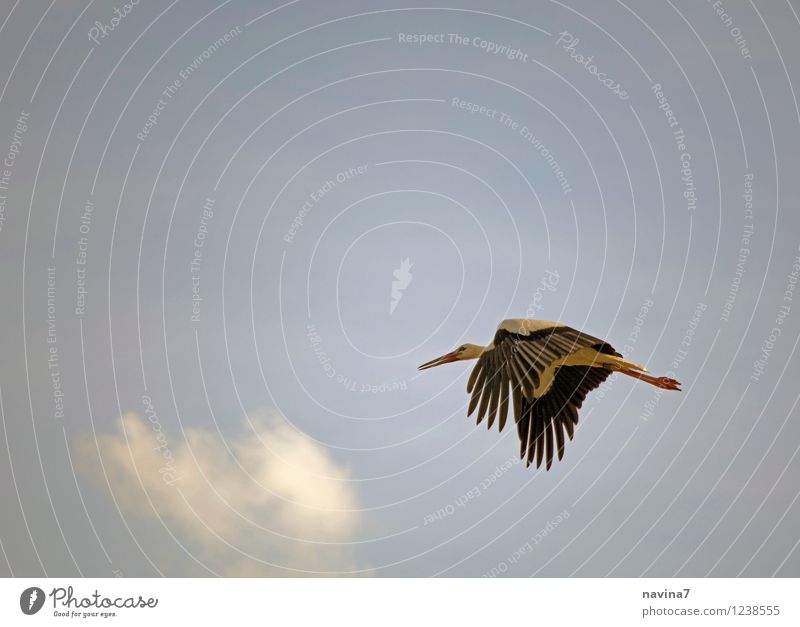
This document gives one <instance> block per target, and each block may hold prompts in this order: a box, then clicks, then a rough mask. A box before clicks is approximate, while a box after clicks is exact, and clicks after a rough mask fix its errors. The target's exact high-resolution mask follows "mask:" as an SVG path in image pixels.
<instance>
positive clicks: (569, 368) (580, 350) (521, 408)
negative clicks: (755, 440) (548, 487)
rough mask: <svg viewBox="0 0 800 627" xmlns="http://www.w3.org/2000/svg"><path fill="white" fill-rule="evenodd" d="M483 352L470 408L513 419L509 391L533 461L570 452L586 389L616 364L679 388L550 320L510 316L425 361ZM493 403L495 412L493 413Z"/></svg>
mask: <svg viewBox="0 0 800 627" xmlns="http://www.w3.org/2000/svg"><path fill="white" fill-rule="evenodd" d="M466 359H477V360H478V363H477V364H476V365H475V368H473V370H472V374H470V377H469V381H468V382H467V393H468V394H472V398H471V399H470V402H469V410H468V411H467V415H468V416H469V415H471V414H472V412H474V411H475V408H476V407H477V408H478V424H480V422H481V420H483V418H484V417H485V416H488V427H489V429H491V428H492V425H493V424H494V421H495V417H497V415H498V412H499V421H498V422H499V427H500V431H502V430H503V427H504V426H505V424H506V417H507V415H508V405H509V396H510V397H511V398H513V402H514V420H515V422H516V423H517V433H518V434H519V439H520V457H521V458H525V457H526V456H527V465H528V466H530V465H531V463H532V462H533V459H534V457H536V467H537V468H538V467H539V466H540V465H541V463H542V459H545V460H546V468H547V470H549V469H550V466H551V465H552V463H553V454H554V453H555V451H556V449H558V459H561V458H562V457H563V456H564V432H565V431H566V433H567V435H568V436H569V439H570V440H571V439H572V434H573V433H574V429H575V425H576V424H577V423H578V409H579V408H580V406H581V405H582V404H583V400H584V399H585V398H586V395H587V394H588V393H589V392H591V391H592V390H593V389H595V388H596V387H597V386H599V385H600V384H601V383H602V382H603V381H605V380H606V379H607V378H608V376H609V375H610V374H611V373H612V372H621V373H622V374H626V375H628V376H631V377H635V378H637V379H641V380H642V381H646V382H647V383H650V384H652V385H655V386H656V387H659V388H662V389H664V390H680V387H679V386H680V383H678V382H677V381H676V380H675V379H670V378H669V377H652V376H650V375H648V374H645V373H646V372H647V368H645V367H644V366H640V365H638V364H635V363H633V362H632V361H628V360H627V359H625V358H623V357H622V355H620V354H619V353H618V352H617V351H615V350H614V349H613V348H612V347H611V346H610V345H609V344H607V343H606V342H604V341H603V340H601V339H598V338H596V337H592V336H591V335H587V334H586V333H582V332H580V331H576V330H575V329H572V328H570V327H568V326H566V325H564V324H561V323H560V322H550V321H548V320H523V319H512V320H503V322H501V323H500V325H499V326H498V327H497V333H495V336H494V339H493V340H492V343H491V344H489V346H479V345H477V344H464V345H462V346H459V347H458V348H457V349H455V350H454V351H452V352H450V353H447V354H446V355H442V356H441V357H438V358H437V359H433V360H431V361H429V362H427V363H424V364H422V365H421V366H420V367H419V369H420V370H426V369H428V368H433V367H434V366H440V365H442V364H447V363H450V362H453V361H463V360H466ZM487 410H488V413H487Z"/></svg>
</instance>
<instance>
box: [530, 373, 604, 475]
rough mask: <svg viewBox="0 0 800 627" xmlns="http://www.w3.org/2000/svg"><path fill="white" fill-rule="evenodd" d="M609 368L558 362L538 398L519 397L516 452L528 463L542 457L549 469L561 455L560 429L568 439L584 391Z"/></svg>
mask: <svg viewBox="0 0 800 627" xmlns="http://www.w3.org/2000/svg"><path fill="white" fill-rule="evenodd" d="M610 374H611V370H609V369H608V368H604V367H595V366H561V367H560V368H558V369H557V370H556V373H555V376H554V377H553V384H552V385H551V386H550V389H549V390H548V391H547V393H545V394H544V395H542V396H541V397H539V398H536V399H534V400H533V401H529V400H527V399H522V412H521V416H520V418H519V419H518V420H517V433H518V434H519V439H520V449H519V454H520V457H521V458H522V459H525V460H526V465H528V466H530V465H531V464H532V463H533V460H534V458H535V459H536V467H537V468H538V467H539V466H541V464H542V460H544V461H545V467H546V469H547V470H550V466H551V465H552V464H553V457H554V455H555V454H556V452H557V454H558V459H561V458H562V457H563V456H564V448H565V439H564V433H565V432H566V434H567V437H568V438H569V439H570V440H571V439H572V435H573V433H574V431H575V425H577V424H578V409H580V407H581V405H583V401H584V400H585V399H586V395H587V394H588V393H589V392H591V391H592V390H594V389H595V388H596V387H597V386H599V385H600V384H601V383H603V381H605V380H606V379H607V378H608V376H609V375H610Z"/></svg>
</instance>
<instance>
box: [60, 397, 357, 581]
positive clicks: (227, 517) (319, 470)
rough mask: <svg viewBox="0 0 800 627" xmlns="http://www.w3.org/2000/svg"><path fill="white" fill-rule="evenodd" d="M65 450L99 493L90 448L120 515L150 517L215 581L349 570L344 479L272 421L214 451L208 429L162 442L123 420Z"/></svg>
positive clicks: (148, 423)
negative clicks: (211, 573) (73, 454)
mask: <svg viewBox="0 0 800 627" xmlns="http://www.w3.org/2000/svg"><path fill="white" fill-rule="evenodd" d="M75 444H76V448H77V453H78V454H77V459H78V460H80V462H79V470H80V471H81V473H82V474H83V475H84V476H85V477H87V478H89V479H91V480H92V481H93V482H94V483H95V484H96V485H98V486H105V485H106V480H105V478H104V476H103V470H102V469H101V468H100V466H99V460H98V456H97V450H98V448H99V450H100V455H101V457H102V461H103V466H104V467H105V472H106V474H107V476H108V479H109V483H110V486H111V489H112V490H113V492H114V496H115V498H116V499H117V502H118V503H119V504H120V507H121V508H122V509H123V511H124V512H125V513H130V514H135V515H137V516H142V517H146V518H152V519H156V518H157V514H158V516H160V517H161V518H162V519H163V520H164V522H165V523H166V524H167V525H168V527H169V528H170V530H171V531H172V533H173V534H175V536H176V537H178V539H179V540H181V542H183V543H185V544H186V545H187V547H188V548H189V549H190V550H191V551H192V553H193V554H194V556H195V557H196V558H197V559H198V560H199V561H201V562H202V563H203V564H205V565H206V566H207V567H208V568H209V569H211V570H212V571H214V572H216V573H218V574H220V575H226V576H259V575H280V576H290V575H292V574H303V573H302V572H300V573H297V572H293V571H292V570H288V569H297V570H299V571H309V572H317V573H319V572H330V573H338V572H346V571H352V570H356V569H358V568H359V566H358V564H357V561H356V559H355V555H354V550H353V545H348V544H346V543H347V542H348V541H350V540H352V539H353V538H354V536H355V531H356V529H357V527H358V522H359V515H358V498H357V494H356V492H355V490H354V488H353V485H352V483H350V482H348V481H347V478H348V472H347V470H346V469H345V468H343V467H342V466H340V465H338V464H337V463H336V461H335V460H334V459H333V458H332V457H331V456H330V455H329V454H328V452H327V451H326V450H325V448H323V447H322V446H320V445H319V444H317V443H315V442H314V441H312V440H311V439H310V438H309V437H308V436H306V435H304V434H302V433H300V432H298V431H297V430H296V429H294V428H292V427H291V426H290V425H289V424H287V422H286V420H285V419H283V418H282V417H281V416H280V415H277V414H275V413H274V412H273V413H267V414H263V415H259V416H256V417H250V419H249V420H245V421H244V423H243V424H242V425H241V429H240V431H239V433H238V434H236V435H235V436H233V437H226V438H225V440H224V441H223V439H222V437H221V436H220V434H219V433H218V432H217V431H216V429H205V428H198V427H190V428H186V429H185V430H184V435H183V436H181V435H180V434H179V433H169V434H168V433H166V432H165V431H163V430H162V427H161V425H160V423H158V422H157V419H156V421H152V420H148V418H144V417H142V416H140V415H138V414H136V413H128V414H126V415H124V416H123V417H122V419H121V422H120V425H119V429H118V431H117V432H116V433H107V434H102V435H98V436H97V441H96V442H95V439H94V438H93V437H92V436H91V435H84V436H81V437H79V438H77V440H76V442H75ZM228 449H230V450H228ZM248 474H249V476H248ZM156 513H157V514H156ZM260 527H261V528H260ZM217 536H218V537H217ZM226 543H228V544H229V545H230V546H228V544H226ZM232 547H235V548H232ZM237 549H238V551H237ZM187 559H190V558H187ZM259 560H263V561H266V562H270V563H272V564H275V565H276V566H270V565H269V564H264V563H262V562H261V561H259ZM178 574H180V573H178Z"/></svg>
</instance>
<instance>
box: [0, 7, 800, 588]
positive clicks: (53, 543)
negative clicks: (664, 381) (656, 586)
mask: <svg viewBox="0 0 800 627" xmlns="http://www.w3.org/2000/svg"><path fill="white" fill-rule="evenodd" d="M798 31H800V6H798V3H797V2H795V1H794V0H788V1H783V2H764V1H763V0H758V1H756V2H740V1H733V0H723V1H720V2H705V1H703V2H694V1H690V0H670V1H668V2H664V3H646V4H645V5H644V6H642V5H640V4H637V3H625V2H619V1H617V2H612V1H610V0H603V1H601V2H592V1H589V0H580V1H579V0H572V1H570V2H563V3H562V2H556V1H545V0H542V1H541V2H535V3H528V2H515V1H512V0H505V1H500V2H492V3H488V2H483V1H480V0H467V1H458V2H451V3H449V4H446V5H441V4H440V3H436V4H430V3H426V2H413V3H407V2H389V1H388V0H375V1H372V2H363V1H362V2H357V1H351V0H347V1H336V2H325V1H322V0H294V1H290V2H282V3H274V2H254V1H249V0H228V1H227V2H212V1H207V0H197V1H193V2H188V1H187V0H183V1H181V0H176V1H175V2H172V3H171V4H170V3H156V2H149V1H148V0H140V1H139V2H136V3H134V2H129V3H128V4H121V3H114V2H111V1H108V2H106V1H104V0H91V1H89V2H85V1H84V2H80V3H72V2H69V3H67V2H54V1H53V2H51V3H48V2H12V1H11V0H4V1H0V32H1V33H2V35H1V36H0V90H1V91H0V157H2V159H3V164H2V167H0V250H2V259H3V262H2V264H0V286H1V287H2V294H3V307H2V308H0V333H2V348H3V354H4V356H3V359H2V361H1V362H0V421H2V426H3V428H2V431H1V432H0V440H2V444H0V498H2V502H3V507H2V508H0V512H1V513H0V517H1V519H2V524H1V525H0V549H2V550H1V551H0V552H2V558H1V559H0V574H2V575H3V576H24V577H38V576H51V577H66V576H78V575H84V576H94V577H115V576H116V577H151V576H170V577H178V576H256V577H258V576H364V577H369V576H372V577H429V576H440V577H528V576H538V577H569V576H579V577H589V576H591V577H605V576H612V577H623V576H625V577H639V576H646V577H656V576H657V577H671V576H693V577H703V576H714V577H734V576H753V577H767V576H781V577H788V576H794V577H797V576H800V548H799V546H798V545H800V532H798V529H800V503H798V496H800V485H798V483H797V477H798V476H800V458H798V451H799V450H800V421H798V416H799V415H800V414H799V412H798V406H797V404H798V399H799V398H800V396H798V389H797V383H796V381H797V380H798V374H800V367H799V364H800V359H799V358H798V354H797V348H798V341H800V302H799V299H800V296H798V291H797V281H798V277H799V276H800V212H798V210H797V204H796V202H795V200H794V199H796V198H797V197H798V195H799V194H800V179H798V177H797V164H798V156H799V155H798V146H800V141H799V140H800V105H798V102H797V98H796V92H797V90H798V89H800V76H799V75H798V63H797V59H798V58H800V37H798ZM505 318H536V319H545V320H558V321H561V322H563V323H564V324H567V325H569V326H572V327H575V328H577V329H581V330H584V331H586V332H587V333H590V334H591V335H594V336H598V337H602V338H604V339H605V340H606V341H607V342H608V343H609V344H611V345H612V346H614V347H615V348H616V349H617V350H618V351H620V352H622V353H623V354H625V356H626V357H628V358H630V359H632V360H633V361H635V362H638V363H644V364H646V365H647V367H648V368H649V369H650V370H651V371H652V372H653V373H655V374H657V375H668V376H672V377H674V378H676V379H678V380H680V381H681V382H682V384H683V386H682V387H683V391H682V392H663V391H660V390H657V389H655V388H653V387H651V386H648V385H647V384H645V383H643V382H638V381H634V380H633V379H630V378H627V377H622V378H620V377H619V376H612V377H611V378H610V379H609V380H608V381H607V382H606V383H605V384H604V385H603V386H602V387H601V388H599V389H598V390H597V391H595V392H593V393H592V394H591V395H590V396H589V397H588V398H587V400H586V402H585V403H584V405H583V408H582V409H581V412H580V423H579V425H578V428H577V430H576V433H575V436H574V440H573V441H571V442H568V444H567V447H566V453H565V456H564V459H563V460H561V461H559V462H557V463H555V464H554V466H553V467H552V468H551V469H550V470H549V471H545V470H544V469H541V470H536V469H535V468H526V467H525V465H524V464H522V463H519V459H518V451H519V444H518V441H517V435H516V430H515V429H514V427H513V425H510V426H509V427H507V428H506V429H504V431H503V432H502V433H498V432H497V427H496V426H495V427H494V428H493V429H492V431H489V430H487V429H486V428H485V426H484V425H479V426H476V425H475V422H474V418H467V417H466V410H467V400H468V399H467V395H466V392H465V387H466V381H467V378H468V376H469V372H470V364H468V363H460V364H458V363H457V364H451V365H448V366H442V367H441V368H436V369H432V370H430V371H425V372H418V371H417V369H416V368H417V366H418V365H419V364H421V363H423V362H425V361H428V360H430V359H432V358H434V357H436V356H438V355H441V354H443V353H445V352H448V351H450V350H452V349H453V348H454V347H456V346H458V345H459V344H462V343H464V342H472V343H478V344H488V343H489V342H490V341H491V339H492V337H493V334H494V331H495V329H496V327H497V325H498V324H499V322H500V321H501V320H503V319H505ZM623 379H624V380H623ZM792 381H795V383H792Z"/></svg>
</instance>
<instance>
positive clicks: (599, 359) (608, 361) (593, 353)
mask: <svg viewBox="0 0 800 627" xmlns="http://www.w3.org/2000/svg"><path fill="white" fill-rule="evenodd" d="M561 366H593V367H600V366H615V367H616V368H619V369H629V370H638V371H641V372H647V368H645V367H644V366H640V365H639V364H636V363H634V362H632V361H628V360H627V359H625V358H624V357H617V356H616V355H609V354H608V353H601V352H600V351H597V350H595V349H594V348H588V347H587V348H581V349H580V350H577V351H575V352H574V353H572V354H571V355H567V356H565V357H561V358H560V359H556V360H554V361H552V362H550V364H549V365H548V366H547V368H545V369H544V372H542V374H541V376H540V377H539V385H537V386H536V387H535V388H534V390H533V396H534V398H540V397H542V396H544V395H545V394H547V392H548V391H550V386H551V385H553V377H554V375H555V373H556V370H557V369H558V368H560V367H561Z"/></svg>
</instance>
